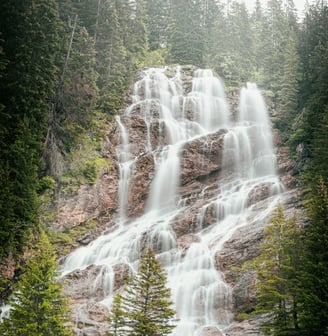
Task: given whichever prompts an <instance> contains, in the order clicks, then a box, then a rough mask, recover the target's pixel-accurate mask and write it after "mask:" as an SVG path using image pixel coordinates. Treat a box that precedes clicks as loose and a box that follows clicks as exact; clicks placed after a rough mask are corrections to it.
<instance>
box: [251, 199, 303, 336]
mask: <svg viewBox="0 0 328 336" xmlns="http://www.w3.org/2000/svg"><path fill="white" fill-rule="evenodd" d="M300 238H301V231H300V228H299V227H298V225H297V221H296V217H295V216H293V217H291V218H290V219H287V218H286V217H285V214H284V210H283V208H282V206H281V205H280V206H278V208H277V209H276V212H275V213H274V214H273V215H272V217H271V220H270V224H269V225H268V226H267V227H266V229H265V242H264V243H263V244H262V245H261V247H260V250H261V252H260V255H259V257H257V258H256V259H255V260H253V261H252V263H251V267H252V268H254V269H255V271H256V273H257V278H258V282H257V283H256V284H255V291H256V294H257V296H258V302H257V305H256V310H255V312H256V313H273V318H272V320H271V321H270V322H268V323H265V324H264V325H263V329H264V331H265V332H266V333H267V334H268V335H287V334H288V333H291V332H292V331H293V330H294V331H295V330H297V329H298V324H299V322H298V311H299V307H298V301H297V294H298V282H297V277H298V272H299V267H300V257H301V243H300V242H301V240H300Z"/></svg>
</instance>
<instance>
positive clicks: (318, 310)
mask: <svg viewBox="0 0 328 336" xmlns="http://www.w3.org/2000/svg"><path fill="white" fill-rule="evenodd" d="M309 210H310V224H309V226H308V227H307V228H306V229H305V243H304V248H305V260H304V263H303V272H302V278H301V280H302V283H301V290H300V298H301V299H300V300H301V303H302V313H301V315H300V325H301V332H300V335H304V336H305V335H318V336H324V335H327V334H328V278H327V274H328V188H327V186H326V185H325V184H324V182H323V180H322V179H320V180H319V182H318V184H317V186H316V187H315V188H313V192H312V195H311V200H310V209H309Z"/></svg>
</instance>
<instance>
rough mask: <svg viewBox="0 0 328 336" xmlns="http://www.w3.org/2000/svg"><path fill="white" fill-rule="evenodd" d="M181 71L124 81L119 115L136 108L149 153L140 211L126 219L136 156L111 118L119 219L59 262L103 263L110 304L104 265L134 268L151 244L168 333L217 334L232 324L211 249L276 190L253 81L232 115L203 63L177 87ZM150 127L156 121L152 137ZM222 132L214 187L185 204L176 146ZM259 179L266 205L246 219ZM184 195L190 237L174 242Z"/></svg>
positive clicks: (267, 130) (228, 296)
mask: <svg viewBox="0 0 328 336" xmlns="http://www.w3.org/2000/svg"><path fill="white" fill-rule="evenodd" d="M182 77H183V76H182V74H181V68H180V67H177V68H176V69H175V73H174V74H173V75H172V74H171V75H170V76H167V75H166V69H165V68H162V69H147V70H145V71H144V73H143V77H142V78H141V79H140V80H139V81H138V82H137V83H136V84H135V86H134V92H133V103H132V104H131V106H129V107H128V108H127V109H126V111H125V113H124V116H123V117H124V118H125V119H126V118H129V116H132V115H134V114H136V113H138V114H139V117H141V118H142V120H143V122H144V124H145V125H146V135H145V139H144V143H145V146H144V152H143V153H142V154H143V155H144V154H145V153H146V154H147V155H151V156H152V157H153V161H154V174H153V175H154V176H153V179H152V182H151V186H150V189H149V195H148V200H147V202H146V206H145V210H144V213H143V214H142V215H141V216H139V217H138V218H134V219H129V218H127V214H126V209H125V208H126V206H127V203H128V195H129V192H130V183H131V174H133V166H134V163H135V162H136V161H137V160H138V155H140V154H133V151H131V148H130V145H131V143H130V140H129V129H128V128H127V127H126V126H125V125H124V124H123V119H122V118H120V117H117V118H116V123H117V125H118V128H119V130H120V144H119V145H118V147H117V158H118V163H119V171H120V175H119V176H120V181H119V206H120V209H119V212H118V218H117V223H118V224H119V225H117V226H116V227H115V229H113V230H112V231H111V232H110V233H107V234H105V235H103V236H101V237H99V238H98V239H96V240H95V241H93V242H91V243H90V244H89V245H88V246H85V247H81V248H79V249H77V250H76V251H74V252H73V253H72V254H70V255H69V256H68V257H67V258H66V261H65V263H64V265H63V274H67V273H69V272H71V271H73V270H75V269H77V268H81V269H83V268H86V267H87V266H89V265H90V264H96V265H103V269H102V272H101V276H102V277H103V282H104V293H105V299H104V301H103V302H104V303H105V304H108V305H110V304H111V300H112V297H113V294H114V293H113V288H114V285H113V281H114V277H113V266H115V265H118V264H126V265H128V266H129V267H130V269H131V270H132V271H137V265H138V258H139V257H140V253H141V252H142V249H143V247H144V246H145V244H149V245H151V246H153V248H154V249H155V251H156V253H157V257H158V258H159V259H160V260H161V261H162V263H163V265H164V267H165V269H166V271H167V274H168V285H169V286H170V288H171V292H172V298H173V301H174V304H175V309H176V311H177V320H178V322H177V327H176V328H175V329H174V331H173V332H172V335H174V336H186V335H200V334H202V332H203V330H205V328H216V329H218V330H220V331H222V332H224V328H225V327H226V326H228V325H229V324H230V323H231V322H232V321H233V303H232V289H231V288H230V286H229V285H228V284H227V283H226V282H225V281H224V278H223V276H222V274H220V272H219V271H218V269H217V266H216V262H215V256H216V253H218V251H220V249H221V248H222V246H223V245H224V243H225V242H226V241H227V240H228V239H229V238H230V237H231V236H232V235H233V233H234V232H235V231H236V230H237V229H238V228H240V227H242V226H244V225H246V224H247V221H249V220H260V219H261V218H265V217H266V216H267V215H268V213H269V212H270V210H272V209H273V207H274V206H275V204H276V202H277V200H278V199H279V194H280V192H281V191H282V189H281V185H280V182H279V178H278V176H277V173H276V159H275V154H274V150H273V141H272V135H271V127H270V122H269V117H268V113H267V111H266V107H265V103H264V100H263V98H262V95H261V93H260V91H259V90H258V89H257V87H256V85H255V84H251V83H249V84H248V85H247V87H245V88H242V89H241V92H240V103H239V111H238V115H237V116H236V118H235V120H233V118H232V117H231V116H230V112H229V108H228V104H227V100H226V97H225V92H224V89H223V86H222V84H221V82H220V80H219V79H218V78H217V77H215V76H214V75H213V73H212V72H211V71H210V70H197V71H196V72H195V73H194V77H193V80H192V87H191V89H190V92H189V93H187V94H186V93H185V92H184V90H185V89H184V88H183V85H182V84H183V83H182V82H183V79H182ZM136 111H137V112H136ZM154 125H155V126H158V129H157V133H156V135H155V136H154V134H153V132H154ZM223 129H224V130H225V135H224V140H223V155H222V167H223V168H222V172H220V181H219V180H218V181H217V189H216V190H215V192H213V191H209V188H208V187H207V185H206V184H204V185H203V186H202V187H201V188H202V189H201V190H200V192H199V194H198V198H197V199H196V200H195V201H193V200H189V199H188V198H182V197H181V195H180V194H179V187H180V182H181V181H180V174H181V159H182V153H183V150H184V148H185V146H186V145H188V144H190V143H192V142H193V141H204V144H205V145H204V146H203V147H204V149H203V150H204V151H205V152H206V151H209V153H210V152H211V151H212V150H213V149H212V146H214V142H215V141H216V140H217V138H218V136H219V135H218V134H219V133H218V132H219V131H220V130H223ZM154 138H155V139H156V141H155V140H154ZM204 139H205V140H204ZM213 139H214V140H213ZM211 141H212V142H213V143H212V142H211ZM202 164H203V165H204V164H205V163H202ZM225 167H226V169H225ZM264 185H265V186H268V188H269V192H268V195H267V198H268V203H267V206H266V207H265V210H263V211H260V212H258V213H256V215H254V214H253V217H252V216H250V214H251V213H252V211H253V205H254V204H253V203H252V201H251V200H250V198H251V197H250V195H251V194H252V192H254V190H257V189H258V188H260V187H261V186H264ZM192 202H199V204H200V206H199V208H198V210H197V213H196V214H195V217H194V218H196V219H195V221H196V223H193V225H194V226H195V228H196V229H195V230H194V232H193V242H191V243H190V245H189V246H188V248H186V249H183V248H181V246H180V244H179V237H177V234H176V231H175V230H174V228H173V223H174V222H175V221H176V220H177V218H179V216H180V217H181V216H183V215H184V214H186V213H188V212H189V211H190V210H189V208H188V206H189V204H190V203H192ZM209 213H211V214H212V215H211V216H212V217H213V218H214V219H213V221H212V223H211V225H208V223H207V222H206V216H207V215H208V214H209ZM250 218H252V219H250ZM97 281H101V279H97ZM202 335H204V334H202Z"/></svg>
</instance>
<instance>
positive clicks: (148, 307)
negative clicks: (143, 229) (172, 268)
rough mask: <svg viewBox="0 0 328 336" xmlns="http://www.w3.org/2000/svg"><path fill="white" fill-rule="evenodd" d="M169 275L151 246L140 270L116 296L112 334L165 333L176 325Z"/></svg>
mask: <svg viewBox="0 0 328 336" xmlns="http://www.w3.org/2000/svg"><path fill="white" fill-rule="evenodd" d="M171 305H172V302H171V300H170V290H169V289H168V288H167V287H166V274H165V272H164V270H163V268H162V266H161V265H160V263H159V262H158V261H157V260H156V257H155V254H154V252H153V251H152V250H151V249H148V251H147V252H146V253H145V254H144V255H143V257H142V258H141V260H140V267H139V272H138V273H137V274H136V275H135V276H134V277H132V278H131V279H130V281H129V282H128V283H127V285H126V287H125V288H124V290H123V292H122V294H118V295H117V296H116V298H115V299H114V304H113V308H112V311H111V331H112V333H111V335H120V336H124V335H129V336H132V335H134V336H163V335H168V334H169V333H170V332H171V331H172V329H173V328H174V325H173V324H172V323H171V320H172V318H173V316H174V314H175V312H174V310H173V309H172V308H171Z"/></svg>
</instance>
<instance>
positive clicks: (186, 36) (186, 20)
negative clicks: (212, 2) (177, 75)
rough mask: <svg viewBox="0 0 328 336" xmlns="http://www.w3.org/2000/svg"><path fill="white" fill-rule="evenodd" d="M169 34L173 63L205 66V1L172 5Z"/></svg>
mask: <svg viewBox="0 0 328 336" xmlns="http://www.w3.org/2000/svg"><path fill="white" fill-rule="evenodd" d="M171 13H172V14H171V22H170V34H169V49H170V56H171V61H172V62H173V63H180V64H193V65H196V66H203V64H204V51H205V28H204V1H201V0H192V1H189V0H176V1H174V2H173V3H172V10H171Z"/></svg>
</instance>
